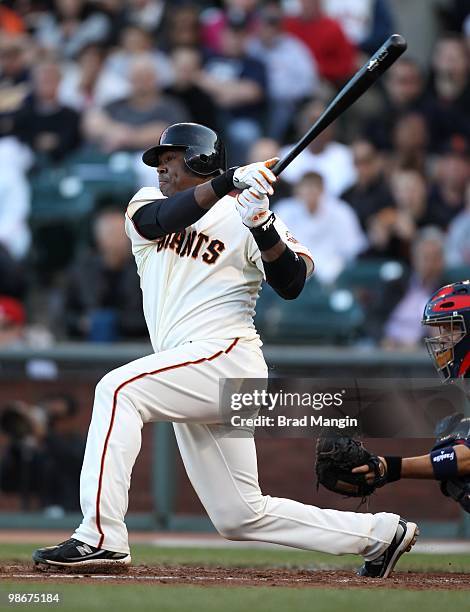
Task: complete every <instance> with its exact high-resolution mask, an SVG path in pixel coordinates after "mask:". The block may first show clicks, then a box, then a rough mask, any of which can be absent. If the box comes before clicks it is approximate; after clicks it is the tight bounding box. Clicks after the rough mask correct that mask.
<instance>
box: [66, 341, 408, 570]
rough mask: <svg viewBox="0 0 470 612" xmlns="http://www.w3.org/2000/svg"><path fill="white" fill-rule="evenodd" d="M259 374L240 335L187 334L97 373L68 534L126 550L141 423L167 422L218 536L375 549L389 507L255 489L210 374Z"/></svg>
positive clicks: (252, 348)
mask: <svg viewBox="0 0 470 612" xmlns="http://www.w3.org/2000/svg"><path fill="white" fill-rule="evenodd" d="M266 376H267V368H266V364H265V361H264V358H263V355H262V353H261V350H260V349H259V348H258V346H257V344H256V342H253V341H247V340H239V341H237V340H207V341H198V342H190V343H186V344H184V345H182V346H179V347H176V348H173V349H170V350H166V351H163V352H161V353H157V354H153V355H149V356H147V357H143V358H142V359H137V360H136V361H133V362H131V363H129V364H127V365H125V366H122V367H120V368H117V369H116V370H113V371H111V372H109V374H106V376H104V377H103V378H102V379H101V381H100V382H99V383H98V385H97V387H96V394H95V402H94V407H93V416H92V419H91V424H90V429H89V432H88V439H87V445H86V451H85V457H84V461H83V467H82V473H81V478H80V501H81V507H82V512H83V515H84V518H83V521H82V523H81V525H80V526H79V527H78V529H77V530H76V532H75V534H74V536H73V537H75V538H77V539H78V540H81V541H82V542H85V543H87V544H89V545H91V546H96V547H98V548H104V549H107V550H110V551H113V552H121V553H128V552H129V544H128V534H127V529H126V525H125V523H124V517H125V515H126V512H127V506H128V490H129V486H130V481H131V473H132V468H133V466H134V462H135V460H136V458H137V455H138V453H139V450H140V445H141V429H142V426H143V424H144V423H147V422H149V421H173V422H174V429H175V434H176V439H177V442H178V446H179V450H180V453H181V456H182V459H183V462H184V465H185V468H186V471H187V473H188V476H189V478H190V480H191V483H192V485H193V487H194V489H195V491H196V493H197V494H198V496H199V498H200V500H201V502H202V504H203V505H204V507H205V509H206V511H207V513H208V515H209V517H210V519H211V520H212V522H213V524H214V526H215V527H216V529H217V530H218V531H219V532H220V533H221V534H222V535H223V536H224V537H226V538H229V539H233V540H261V541H264V542H273V543H276V544H284V545H285V546H293V547H295V548H303V549H306V550H316V551H321V552H328V553H333V554H345V553H355V554H359V555H363V556H364V557H365V559H366V560H370V559H373V558H375V557H377V556H378V555H379V554H380V553H381V552H382V551H383V550H384V549H385V548H386V547H387V546H388V545H389V544H390V542H391V541H392V538H393V537H394V535H395V532H396V528H397V525H398V520H399V517H398V516H397V515H396V514H389V513H383V512H382V513H378V514H370V513H357V512H341V511H338V510H325V509H322V508H317V507H315V506H310V505H306V504H301V503H299V502H297V501H293V500H290V499H282V498H278V497H270V496H269V495H263V494H262V493H261V489H260V486H259V483H258V468H257V460H256V447H255V442H254V439H253V437H252V436H249V437H240V438H234V437H227V436H226V435H224V434H225V433H226V429H225V430H224V428H223V427H222V426H221V425H219V423H220V413H219V379H220V378H246V377H250V378H265V377H266Z"/></svg>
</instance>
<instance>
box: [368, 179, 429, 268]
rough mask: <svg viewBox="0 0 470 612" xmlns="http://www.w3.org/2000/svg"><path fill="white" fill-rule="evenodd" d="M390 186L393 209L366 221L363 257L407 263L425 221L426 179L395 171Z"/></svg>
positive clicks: (388, 209) (385, 209)
mask: <svg viewBox="0 0 470 612" xmlns="http://www.w3.org/2000/svg"><path fill="white" fill-rule="evenodd" d="M391 186H392V194H393V200H394V201H395V202H396V208H390V207H389V208H383V209H382V210H380V211H379V212H377V213H376V214H375V215H373V216H372V217H371V218H370V219H369V223H368V227H367V230H368V231H367V235H368V238H369V242H370V245H371V246H370V249H369V250H368V252H367V255H368V256H373V257H386V258H388V259H398V260H401V261H404V262H406V263H409V261H410V255H411V249H412V245H413V241H414V240H415V237H416V233H417V230H418V228H421V227H423V226H424V225H425V224H427V223H428V220H429V218H428V215H427V212H428V209H427V202H428V193H427V185H426V180H425V178H424V177H423V175H422V174H420V173H419V172H417V171H416V170H412V169H405V170H397V171H396V172H395V173H394V174H393V176H392V180H391Z"/></svg>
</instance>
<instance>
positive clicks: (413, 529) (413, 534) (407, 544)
mask: <svg viewBox="0 0 470 612" xmlns="http://www.w3.org/2000/svg"><path fill="white" fill-rule="evenodd" d="M418 536H419V528H418V525H416V523H407V524H406V532H405V535H404V536H403V540H402V541H401V542H400V544H399V545H398V546H397V549H396V551H395V552H394V553H393V556H392V557H391V559H390V561H389V563H388V566H387V569H386V570H385V572H384V574H383V576H381V577H382V578H388V577H389V576H390V574H391V573H392V572H393V568H394V567H395V565H396V564H397V561H398V559H399V558H400V557H401V556H402V555H403V554H404V553H406V552H410V550H411V549H412V548H413V546H414V545H415V544H416V540H417V539H418Z"/></svg>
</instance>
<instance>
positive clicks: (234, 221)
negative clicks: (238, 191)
mask: <svg viewBox="0 0 470 612" xmlns="http://www.w3.org/2000/svg"><path fill="white" fill-rule="evenodd" d="M161 198H164V196H163V195H162V193H161V191H160V190H159V189H157V188H156V187H144V188H142V189H140V191H138V192H137V194H136V195H135V196H134V197H133V198H132V200H131V201H130V203H129V206H128V209H127V214H126V233H127V235H128V236H129V238H130V239H131V241H132V252H133V254H134V257H135V260H136V263H137V270H138V273H139V276H140V284H141V288H142V293H143V303H144V315H145V319H146V322H147V326H148V329H149V333H150V339H151V342H152V346H153V348H154V350H155V351H162V350H166V349H169V348H173V347H175V346H178V345H180V344H182V343H184V342H188V341H195V340H207V339H211V338H236V337H239V338H248V339H250V338H251V339H252V338H259V337H258V334H257V332H256V329H255V326H254V323H253V316H254V313H255V303H256V299H257V297H258V294H259V290H260V286H261V281H262V280H263V274H264V270H263V263H262V260H261V253H260V250H259V248H258V246H257V245H256V242H255V240H254V239H253V236H252V235H251V233H250V231H249V230H248V228H246V227H245V226H244V225H243V224H242V222H241V220H240V216H239V214H238V212H237V210H236V207H235V198H234V197H232V196H225V197H224V198H222V199H221V200H219V201H218V202H217V203H216V204H215V205H214V206H213V207H212V208H211V209H210V210H209V211H208V212H207V213H206V214H205V215H204V216H203V217H202V218H201V219H200V220H199V221H197V222H196V223H194V224H193V225H191V226H190V227H188V228H186V230H184V231H182V232H176V233H173V234H169V235H167V236H164V237H162V238H157V239H155V240H148V239H147V238H144V237H143V236H141V235H140V234H139V233H138V231H137V230H136V228H135V227H134V224H133V223H132V220H131V217H132V216H133V215H134V214H135V212H136V210H138V209H139V208H140V207H142V206H144V205H145V204H147V203H149V202H152V201H154V200H157V199H161ZM275 226H276V229H277V230H278V232H279V234H280V236H281V237H282V239H283V240H284V241H285V242H287V243H288V245H289V247H290V248H291V249H292V250H293V251H296V252H297V253H299V254H302V255H304V256H305V257H306V261H307V267H308V274H309V275H310V274H311V272H312V270H313V259H312V255H311V254H310V252H309V251H308V249H307V248H306V247H304V246H302V245H301V244H299V243H298V242H297V241H296V240H295V239H294V238H293V237H292V236H291V235H290V233H289V231H288V230H287V228H286V226H285V225H284V224H283V223H282V221H280V220H279V219H277V220H276V222H275Z"/></svg>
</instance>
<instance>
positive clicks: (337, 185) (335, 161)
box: [281, 100, 356, 196]
mask: <svg viewBox="0 0 470 612" xmlns="http://www.w3.org/2000/svg"><path fill="white" fill-rule="evenodd" d="M325 108H326V107H325V104H324V103H323V102H321V101H320V100H313V101H312V102H310V103H308V104H307V106H306V107H305V108H304V109H303V111H302V113H301V115H300V120H299V124H298V130H297V131H298V135H299V137H300V136H301V135H303V134H305V132H306V131H307V130H308V129H309V128H310V127H311V126H312V125H313V124H314V123H315V121H316V120H317V119H318V117H320V115H321V114H322V112H323V111H324V110H325ZM335 129H336V128H335V126H334V125H330V126H329V127H328V128H326V130H324V131H323V132H322V133H321V134H320V135H319V136H318V137H317V138H315V140H314V141H313V142H312V143H311V144H310V145H309V146H308V147H307V148H306V149H305V150H304V151H303V152H302V153H301V154H300V155H299V156H298V157H297V158H296V159H295V160H294V161H293V162H292V163H291V164H290V165H289V166H288V167H287V168H286V169H285V170H284V172H283V173H282V176H283V179H284V180H285V181H287V182H288V183H291V184H292V185H295V184H296V183H297V182H298V181H299V180H300V179H301V177H302V176H303V175H304V174H305V173H306V172H312V171H313V172H318V173H319V174H321V175H322V177H323V179H324V181H325V190H326V191H327V192H328V193H330V194H331V195H334V196H339V195H340V194H341V193H343V192H344V191H345V190H346V189H349V187H351V185H353V184H354V182H355V181H356V169H355V167H354V163H353V156H352V153H351V150H350V148H349V147H347V146H346V145H344V144H341V143H339V142H336V141H335V140H334V136H335ZM291 148H292V145H290V146H288V147H285V149H283V150H282V151H281V156H282V155H284V154H285V153H286V152H287V151H288V150H290V149H291Z"/></svg>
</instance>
